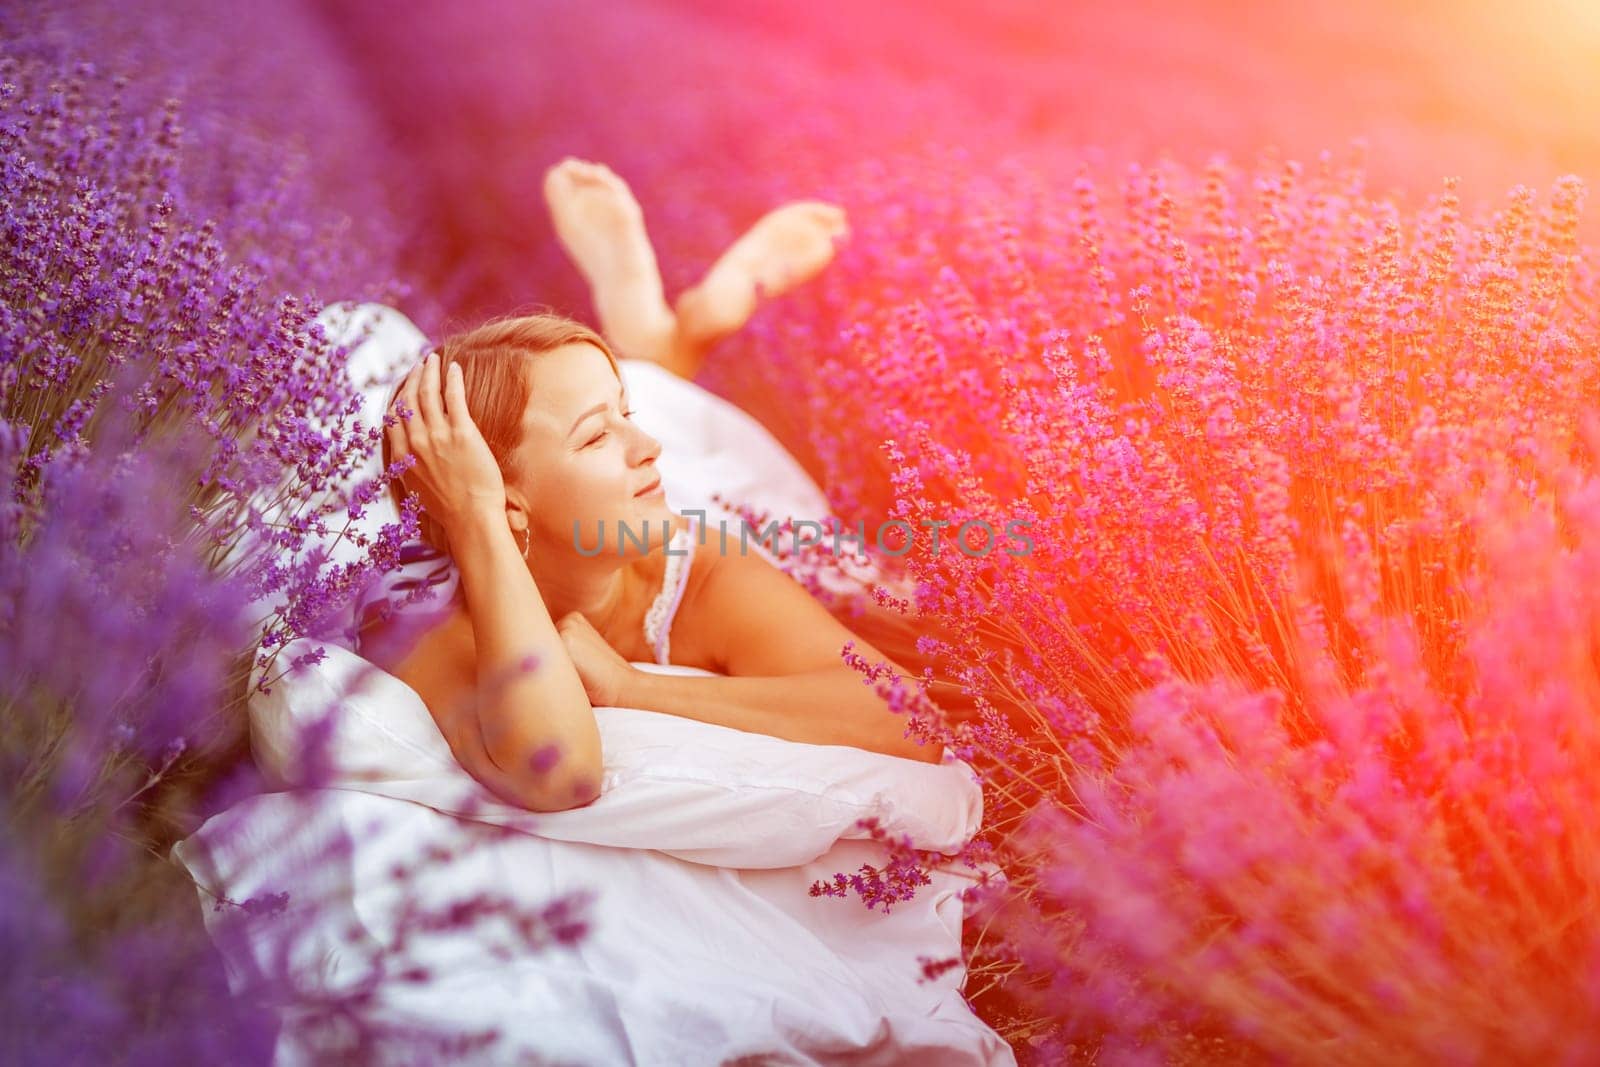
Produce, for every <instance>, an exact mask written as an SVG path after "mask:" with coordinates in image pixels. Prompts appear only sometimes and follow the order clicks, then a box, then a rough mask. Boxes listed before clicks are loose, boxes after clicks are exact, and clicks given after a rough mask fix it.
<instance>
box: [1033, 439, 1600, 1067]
mask: <svg viewBox="0 0 1600 1067" xmlns="http://www.w3.org/2000/svg"><path fill="white" fill-rule="evenodd" d="M1597 446H1600V422H1596V423H1594V424H1592V428H1591V431H1590V435H1589V445H1588V448H1587V450H1586V451H1585V453H1584V454H1583V455H1582V457H1581V459H1580V460H1578V461H1574V459H1573V457H1572V456H1571V455H1570V454H1568V451H1567V450H1566V449H1564V448H1556V449H1550V450H1549V451H1546V452H1543V453H1542V455H1541V460H1540V462H1541V464H1542V467H1543V474H1542V475H1541V477H1540V479H1539V488H1540V492H1539V494H1538V495H1537V497H1536V498H1534V499H1530V498H1529V495H1528V493H1527V491H1526V488H1525V487H1524V486H1520V485H1518V484H1517V476H1516V475H1515V474H1514V473H1513V471H1512V469H1511V466H1512V465H1511V464H1503V465H1500V466H1499V469H1498V470H1495V469H1494V465H1491V464H1487V463H1486V464H1484V467H1485V480H1486V482H1487V485H1486V487H1485V488H1483V489H1482V490H1480V491H1479V495H1478V496H1477V499H1476V501H1475V502H1474V504H1473V505H1472V506H1471V507H1467V506H1465V505H1463V510H1464V511H1465V512H1467V513H1469V514H1471V516H1472V519H1473V522H1474V525H1475V528H1476V529H1477V530H1478V532H1479V536H1478V537H1477V539H1476V548H1477V550H1478V551H1477V553H1476V554H1475V559H1474V560H1473V561H1472V562H1471V563H1470V564H1468V565H1467V566H1465V567H1463V568H1462V569H1461V572H1460V573H1459V574H1458V577H1459V578H1460V579H1461V583H1462V587H1463V590H1464V591H1465V592H1466V593H1467V595H1468V596H1469V598H1470V599H1469V600H1468V603H1467V605H1466V606H1465V607H1464V609H1463V610H1462V611H1461V612H1460V613H1459V615H1458V616H1457V618H1458V620H1459V622H1460V624H1461V645H1460V648H1461V651H1460V655H1459V658H1458V659H1457V660H1456V661H1454V662H1452V663H1451V665H1450V666H1451V670H1450V671H1449V672H1448V673H1447V674H1445V675H1443V676H1439V675H1436V674H1435V673H1434V672H1433V671H1432V669H1431V668H1430V664H1429V658H1430V657H1429V656H1428V650H1427V648H1426V641H1427V635H1428V623H1427V621H1426V620H1425V619H1421V618H1419V617H1417V616H1416V615H1415V614H1409V613H1408V614H1402V615H1395V614H1389V613H1388V611H1387V610H1384V611H1382V612H1379V613H1374V614H1372V615H1369V616H1366V617H1364V618H1363V619H1362V629H1363V633H1364V638H1363V640H1362V643H1361V647H1362V648H1363V649H1364V650H1365V670H1364V672H1363V674H1362V676H1361V677H1360V679H1359V680H1357V681H1354V682H1353V683H1352V682H1348V681H1346V680H1345V679H1344V678H1343V677H1342V674H1343V671H1342V668H1341V666H1340V664H1339V663H1338V662H1337V659H1336V658H1335V656H1334V655H1333V653H1332V650H1331V645H1330V643H1329V642H1328V641H1327V637H1328V631H1329V630H1331V627H1329V628H1327V629H1323V628H1319V627H1315V626H1312V625H1308V626H1307V627H1306V629H1305V633H1306V634H1307V635H1309V636H1310V637H1313V638H1316V639H1321V641H1322V643H1321V644H1320V645H1318V644H1315V643H1313V642H1312V641H1308V642H1307V647H1305V648H1303V649H1301V650H1299V651H1300V652H1301V654H1303V656H1304V663H1305V668H1304V675H1303V676H1302V677H1301V678H1300V679H1298V681H1299V682H1300V685H1299V686H1298V692H1299V694H1300V696H1301V697H1302V698H1303V699H1304V700H1305V702H1306V704H1307V706H1306V707H1305V709H1304V711H1303V717H1289V716H1286V715H1285V714H1284V704H1285V695H1284V693H1282V692H1281V691H1274V690H1266V691H1259V692H1248V691H1245V690H1243V689H1242V688H1240V687H1239V686H1237V685H1234V684H1229V683H1227V682H1226V681H1223V680H1216V681H1211V682H1206V683H1199V682H1194V681H1189V680H1185V679H1177V678H1174V679H1173V680H1171V681H1168V682H1165V683H1162V684H1161V685H1158V686H1156V687H1155V688H1153V689H1152V690H1150V691H1148V692H1146V693H1144V694H1141V695H1140V696H1139V697H1137V698H1136V699H1135V700H1134V702H1133V706H1132V710H1131V723H1130V725H1131V727H1132V731H1133V732H1132V737H1131V739H1130V741H1129V743H1127V744H1126V745H1125V746H1124V747H1123V749H1122V754H1121V759H1120V761H1119V763H1118V766H1117V767H1116V769H1115V771H1113V772H1112V773H1111V774H1109V775H1106V776H1091V775H1074V776H1073V781H1072V784H1073V788H1074V789H1075V791H1076V795H1077V796H1078V798H1079V800H1080V802H1081V804H1082V816H1081V817H1078V818H1069V817H1065V816H1064V815H1063V813H1061V812H1058V811H1053V810H1045V809H1040V810H1038V811H1037V812H1035V817H1032V818H1030V819H1029V820H1028V826H1027V827H1026V829H1025V833H1024V836H1026V837H1028V838H1029V839H1030V840H1031V841H1033V842H1034V843H1035V844H1037V846H1038V847H1039V848H1040V849H1041V853H1040V855H1041V858H1042V864H1041V874H1040V878H1039V885H1040V889H1039V893H1040V896H1041V898H1043V899H1046V900H1048V901H1049V902H1050V904H1051V905H1052V906H1053V907H1055V908H1059V909H1061V910H1062V911H1063V912H1064V913H1065V914H1068V915H1070V916H1071V930H1072V937H1071V939H1070V941H1069V940H1068V939H1066V938H1063V937H1059V936H1055V935H1054V934H1053V933H1052V932H1051V931H1049V930H1048V929H1045V928H1041V927H1040V926H1039V925H1038V923H1037V922H1036V921H1028V922H1019V923H1018V926H1017V928H1016V929H1017V932H1018V933H1019V934H1020V933H1021V931H1022V930H1023V929H1025V928H1028V929H1032V931H1033V932H1034V933H1035V935H1043V936H1044V937H1046V938H1048V941H1047V942H1046V941H1035V942H1034V943H1035V944H1036V945H1045V944H1048V947H1047V948H1044V949H1043V950H1042V951H1043V952H1045V953H1046V954H1048V955H1049V957H1050V958H1049V961H1048V964H1046V966H1047V968H1048V969H1049V970H1051V971H1053V973H1054V975H1055V979H1054V981H1055V985H1054V986H1053V992H1054V994H1055V996H1054V997H1052V998H1051V1001H1050V1004H1049V1005H1048V1006H1044V1005H1041V1007H1044V1008H1045V1010H1046V1011H1048V1012H1050V1013H1051V1014H1055V1015H1059V1016H1060V1017H1062V1018H1064V1019H1065V1020H1066V1023H1067V1027H1066V1034H1065V1037H1066V1039H1071V1040H1077V1041H1079V1042H1091V1041H1093V1040H1096V1039H1097V1038H1098V1037H1103V1036H1106V1035H1109V1036H1110V1039H1111V1040H1110V1042H1109V1044H1110V1045H1111V1046H1113V1047H1115V1048H1117V1049H1121V1050H1124V1051H1127V1050H1131V1049H1136V1048H1142V1049H1144V1050H1145V1051H1146V1052H1150V1051H1158V1052H1160V1053H1161V1054H1163V1055H1164V1056H1168V1057H1175V1056H1177V1055H1179V1054H1180V1053H1181V1050H1182V1047H1183V1040H1182V1039H1183V1038H1184V1037H1186V1036H1187V1035H1186V1032H1185V1031H1186V1028H1187V1027H1188V1026H1190V1025H1194V1024H1196V1023H1200V1024H1207V1025H1209V1026H1211V1027H1213V1028H1220V1031H1221V1032H1222V1033H1226V1034H1227V1035H1228V1036H1229V1037H1230V1038H1231V1039H1233V1042H1234V1043H1233V1044H1232V1047H1233V1048H1235V1049H1240V1048H1243V1049H1254V1050H1256V1051H1258V1052H1260V1053H1264V1054H1266V1055H1267V1056H1268V1057H1270V1058H1271V1059H1273V1060H1274V1061H1283V1060H1289V1061H1311V1060H1314V1061H1315V1062H1319V1063H1371V1062H1375V1061H1382V1062H1385V1063H1439V1062H1573V1063H1577V1062H1586V1061H1587V1060H1589V1059H1592V1058H1593V1057H1594V1056H1595V1055H1596V1047H1595V1033H1596V1026H1595V1020H1596V1012H1597V1002H1596V999H1595V993H1596V988H1597V987H1596V975H1597V974H1600V924H1597V923H1596V921H1595V919H1594V917H1593V916H1592V914H1591V909H1590V908H1589V906H1588V903H1587V901H1588V898H1589V894H1590V892H1591V889H1590V887H1591V886H1592V885H1593V884H1594V880H1595V878H1596V877H1597V876H1600V871H1597V870H1596V863H1597V861H1600V841H1597V840H1596V837H1595V832H1594V829H1593V820H1592V819H1590V818H1589V815H1588V813H1589V812H1590V811H1592V810H1593V805H1594V803H1595V799H1596V797H1595V792H1596V785H1595V781H1594V776H1593V768H1594V766H1595V764H1596V760H1597V759H1600V749H1597V744H1600V720H1597V718H1596V711H1597V708H1600V700H1597V697H1600V666H1597V662H1596V659H1595V640H1596V635H1597V633H1600V600H1597V598H1596V595H1595V589H1596V584H1595V577H1596V573H1597V568H1600V478H1597V477H1596V474H1595V471H1594V459H1595V456H1596V451H1595V450H1596V447H1597ZM1336 554H1338V555H1346V554H1345V553H1336ZM1361 554H1362V553H1361V551H1360V550H1359V549H1352V550H1351V551H1350V552H1349V553H1348V555H1346V558H1345V568H1344V570H1345V571H1346V572H1347V573H1342V574H1341V581H1343V582H1347V583H1348V584H1349V586H1350V587H1351V588H1352V590H1353V591H1355V592H1358V593H1359V591H1360V590H1361V588H1362V586H1363V585H1364V584H1365V583H1366V582H1367V581H1368V577H1369V575H1368V574H1363V573H1362V571H1363V569H1364V568H1365V566H1366V564H1365V563H1364V561H1363V560H1362V559H1361V558H1360V557H1361ZM1369 573H1370V572H1369ZM1369 591H1370V590H1369ZM1306 607H1307V609H1308V610H1309V609H1310V608H1312V607H1313V605H1311V604H1309V603H1308V604H1307V605H1306ZM1307 719H1309V720H1310V722H1311V724H1312V725H1313V726H1314V727H1315V728H1316V729H1318V730H1319V731H1320V735H1321V736H1319V737H1318V738H1317V739H1316V740H1314V741H1309V742H1308V741H1306V740H1305V733H1306V720H1307ZM1069 990H1070V991H1071V995H1070V996H1068V991H1069ZM1215 1032H1217V1031H1216V1029H1213V1033H1215Z"/></svg>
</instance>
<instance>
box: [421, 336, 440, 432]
mask: <svg viewBox="0 0 1600 1067" xmlns="http://www.w3.org/2000/svg"><path fill="white" fill-rule="evenodd" d="M421 390H422V407H421V408H420V409H419V410H420V411H421V412H422V424H423V425H424V426H426V427H428V429H429V430H430V431H432V430H434V429H435V428H437V427H440V426H443V425H444V406H443V405H444V390H443V389H442V388H441V387H440V383H439V353H438V352H429V353H428V358H427V359H425V360H423V361H422V384H421Z"/></svg>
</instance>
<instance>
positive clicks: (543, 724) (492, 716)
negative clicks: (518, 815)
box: [387, 352, 601, 811]
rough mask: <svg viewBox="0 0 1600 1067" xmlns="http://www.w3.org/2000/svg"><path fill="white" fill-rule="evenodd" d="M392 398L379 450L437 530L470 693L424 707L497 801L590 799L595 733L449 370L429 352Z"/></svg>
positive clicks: (561, 803)
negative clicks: (463, 625)
mask: <svg viewBox="0 0 1600 1067" xmlns="http://www.w3.org/2000/svg"><path fill="white" fill-rule="evenodd" d="M395 399H396V401H397V402H402V403H403V404H404V405H405V407H406V408H407V409H408V410H409V411H410V412H412V414H411V415H410V417H409V418H405V419H396V420H395V421H394V422H393V423H392V424H391V425H390V426H389V427H388V431H387V432H388V434H389V437H390V452H391V454H392V455H393V456H394V457H396V458H399V457H402V456H407V455H410V456H412V457H413V459H414V463H413V465H412V466H411V468H410V469H409V470H407V471H406V472H405V474H404V476H403V481H404V484H405V485H406V487H407V488H409V489H411V490H412V491H414V492H416V493H417V494H418V495H419V497H420V498H421V501H422V505H423V507H424V508H425V509H426V510H427V512H428V513H429V514H431V515H433V516H434V517H435V518H436V519H437V520H438V521H439V522H440V523H441V525H443V526H444V528H445V535H446V537H447V539H448V540H449V542H450V545H449V548H450V554H451V555H452V556H453V557H454V558H455V562H456V566H457V568H458V569H459V571H460V574H461V590H462V593H463V595H464V596H465V598H466V603H467V614H468V616H469V617H470V618H471V621H472V640H473V650H472V660H471V662H472V664H473V666H474V668H475V674H476V677H475V683H476V685H475V693H474V696H475V698H476V699H475V700H473V701H472V702H471V703H470V705H469V706H468V708H467V709H464V710H463V709H446V708H430V709H429V710H430V711H431V712H433V714H434V716H435V718H436V719H438V720H439V722H440V726H441V729H443V730H445V732H446V736H447V737H448V738H450V740H451V748H452V750H454V751H456V752H457V753H458V758H462V761H463V765H464V766H465V767H466V768H467V770H468V771H469V772H472V773H473V774H474V775H475V776H476V777H478V778H479V780H480V781H483V782H484V784H486V785H489V786H490V787H491V788H495V789H496V791H497V792H499V793H501V795H502V796H503V795H505V792H506V790H507V789H509V790H510V791H511V792H513V793H514V794H515V796H516V799H517V800H518V801H519V802H520V803H523V804H524V805H526V806H527V807H530V808H534V809H536V810H540V811H560V810H562V809H564V808H570V807H576V806H579V805H582V804H587V803H588V802H590V801H592V800H594V799H595V798H596V797H598V796H599V795H600V771H601V751H600V728H599V726H598V725H597V724H596V722H595V718H594V708H593V706H592V705H590V703H589V696H588V693H587V691H586V690H585V689H584V686H583V680H582V679H581V678H580V677H579V675H578V669H577V667H576V666H575V665H574V664H573V662H572V659H571V657H570V656H568V655H567V651H566V646H565V645H564V644H563V642H562V640H561V635H560V633H559V631H558V630H557V628H556V625H555V622H554V621H553V620H552V619H551V618H550V611H549V609H548V608H547V607H546V606H545V603H544V598H543V596H541V595H540V593H539V589H538V586H537V585H536V584H535V582H534V580H533V575H532V574H530V573H529V571H528V568H527V566H526V564H525V561H524V560H523V559H522V556H521V553H520V552H518V551H517V545H516V539H515V537H514V536H513V535H512V533H511V527H510V526H509V525H508V523H507V520H506V512H505V506H506V495H505V483H504V479H503V476H502V475H501V473H500V470H499V467H498V465H497V464H496V463H495V459H494V456H493V454H492V453H491V452H490V450H489V446H488V444H487V443H486V442H485V441H484V439H483V435H482V433H480V432H479V430H478V428H477V426H476V425H475V424H474V423H473V421H472V418H471V416H470V415H469V414H468V413H467V400H466V391H465V386H464V385H463V382H462V377H461V368H460V366H459V365H453V366H452V367H451V368H450V372H449V375H448V381H446V382H444V383H443V384H442V385H441V382H440V372H439V357H438V353H437V352H434V353H430V354H429V355H428V357H427V358H426V359H425V360H424V361H423V362H422V363H421V364H420V365H419V366H417V367H416V368H414V369H413V370H412V371H411V373H409V374H408V375H407V376H406V379H405V381H404V382H403V383H402V385H401V387H400V389H399V391H398V393H397V395H396V398H395ZM530 664H532V665H534V666H535V668H536V669H533V670H529V669H527V668H528V666H529V665H530ZM480 752H481V753H482V754H483V758H484V759H485V760H486V761H487V762H488V763H489V764H491V765H492V766H490V767H484V766H483V765H482V762H483V761H482V760H480V759H478V757H477V754H478V753H480ZM461 753H467V754H468V755H467V756H466V757H465V758H463V757H461V756H460V754H461Z"/></svg>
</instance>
